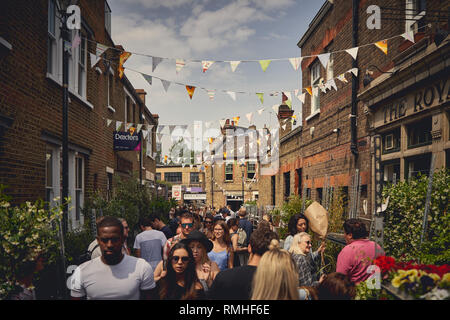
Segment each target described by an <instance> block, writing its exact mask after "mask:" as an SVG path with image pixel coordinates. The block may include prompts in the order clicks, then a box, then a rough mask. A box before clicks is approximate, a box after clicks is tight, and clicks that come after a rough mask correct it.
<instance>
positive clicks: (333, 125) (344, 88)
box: [260, 0, 448, 217]
mask: <svg viewBox="0 0 450 320" xmlns="http://www.w3.org/2000/svg"><path fill="white" fill-rule="evenodd" d="M353 3H356V6H355V10H353ZM373 4H376V5H378V6H379V7H380V8H381V12H382V13H381V14H382V17H385V18H386V17H388V16H389V15H388V14H387V13H389V12H392V8H394V9H395V10H397V11H395V10H394V12H397V13H396V14H395V15H392V17H393V18H392V19H383V18H382V20H381V28H380V29H369V28H368V27H367V25H366V22H367V19H368V18H369V16H370V14H369V13H367V8H368V7H369V6H370V5H373ZM447 6H448V5H447ZM389 8H391V11H389ZM405 9H408V10H409V11H406V12H408V13H409V14H411V13H412V14H411V15H412V16H413V18H414V19H418V20H421V18H420V17H421V14H420V13H421V12H422V10H425V11H426V10H442V11H443V12H448V8H447V9H446V8H442V5H441V1H438V0H436V1H416V0H405V1H388V0H379V1H375V2H373V1H372V2H368V1H365V0H359V1H346V0H335V1H332V2H329V1H325V3H324V5H323V6H322V8H321V9H320V11H319V12H318V13H317V14H316V16H315V18H314V19H313V21H312V22H311V24H310V25H309V28H308V30H307V31H306V32H305V34H304V35H303V37H302V38H301V39H300V41H299V43H298V46H299V47H300V48H301V50H302V56H313V55H319V54H324V53H327V52H336V51H340V52H337V53H334V54H331V56H330V60H329V61H328V64H327V66H326V68H325V67H324V66H323V65H322V64H321V62H320V61H319V59H318V57H317V56H313V57H311V58H304V59H303V61H302V66H301V67H302V86H303V87H304V88H305V87H308V86H312V87H313V88H314V87H315V86H316V87H317V88H318V86H319V85H321V84H324V83H327V81H328V80H329V79H333V78H336V77H337V76H339V75H340V74H342V73H344V72H346V71H348V70H350V69H352V68H358V70H359V73H358V76H354V75H352V74H346V76H345V77H346V79H347V81H348V83H345V82H342V81H338V80H336V81H335V83H336V89H337V90H335V89H329V90H326V89H325V90H324V91H326V93H324V92H323V91H322V89H320V90H318V89H316V92H314V90H312V91H313V92H312V95H311V96H310V95H308V94H306V99H305V103H304V104H303V106H302V115H303V116H302V126H300V127H298V128H296V129H295V130H291V127H290V123H289V121H288V122H287V127H286V130H282V131H281V134H280V170H279V172H278V174H276V175H273V176H266V177H261V181H260V190H264V192H261V194H260V204H261V205H277V206H279V205H281V204H282V203H283V202H284V201H285V199H286V197H287V196H289V195H290V194H300V195H301V194H303V192H305V191H306V193H307V197H309V198H311V199H314V200H318V201H321V200H322V199H323V197H324V186H326V185H328V186H331V187H335V188H336V187H341V188H343V191H344V192H345V193H346V194H347V199H348V201H349V202H350V201H352V200H353V199H351V194H350V193H351V192H350V190H351V186H352V181H353V177H354V175H355V173H356V172H357V170H358V171H359V174H360V176H361V198H360V201H361V202H360V204H359V207H360V208H361V210H360V211H359V212H358V214H359V215H360V216H362V217H363V216H364V215H370V214H371V213H372V212H373V211H372V210H373V206H374V201H373V199H374V187H373V183H372V181H373V176H374V160H373V155H372V152H373V144H372V136H373V135H374V134H375V133H376V132H377V130H376V129H377V128H378V129H381V130H379V132H381V131H382V132H384V130H388V131H390V130H391V131H392V130H398V128H397V129H394V128H393V127H392V126H390V127H389V128H388V127H386V126H385V127H383V125H379V124H377V123H375V124H374V123H373V118H372V115H371V112H372V111H370V112H369V109H372V110H377V108H381V109H382V108H383V107H384V106H385V105H384V103H385V102H387V101H388V98H387V97H388V96H390V95H393V96H394V97H398V96H397V95H396V93H398V92H401V89H403V87H402V86H403V81H404V80H405V78H403V77H400V76H397V74H396V75H392V74H387V73H382V72H392V70H393V68H395V69H394V70H397V69H398V68H405V66H406V65H408V64H411V63H413V62H414V61H415V59H418V60H417V61H416V65H421V68H422V71H425V69H426V65H425V64H424V63H423V60H422V59H424V56H420V57H417V56H416V57H415V58H414V57H412V55H414V54H415V52H416V51H417V50H418V49H417V48H418V47H419V46H421V44H420V43H419V42H417V41H416V43H415V44H413V43H412V42H409V41H407V40H405V39H404V38H402V37H395V36H398V35H401V34H402V33H404V32H406V30H407V29H411V30H416V31H414V32H415V33H416V38H417V40H419V39H420V37H422V35H420V32H419V33H418V32H417V30H418V29H419V30H420V27H418V26H422V25H424V23H423V22H424V21H428V22H430V20H431V19H428V20H427V17H428V16H427V14H425V16H424V18H423V20H422V21H415V22H414V21H413V22H411V21H412V20H405V18H407V16H406V14H405ZM433 15H434V14H433ZM398 16H400V17H403V18H398ZM394 18H395V19H397V20H394ZM445 27H446V28H447V27H448V25H447V26H445ZM414 28H415V29H414ZM427 32H429V31H427ZM387 38H392V39H390V40H388V53H387V54H385V53H383V52H382V51H381V50H379V49H378V48H376V47H375V46H374V45H367V46H366V44H371V43H374V42H377V41H379V40H383V39H387ZM447 45H448V43H447ZM352 47H359V51H358V55H357V59H356V60H354V59H353V58H352V56H351V55H350V54H348V53H347V52H345V51H343V50H346V49H350V48H352ZM408 48H410V49H409V53H408ZM430 50H431V49H430ZM443 54H444V56H445V54H447V57H448V51H445V50H442V51H441V52H440V53H439V52H435V53H434V56H435V60H436V61H437V60H438V59H442V57H443ZM401 57H403V58H401ZM400 61H401V62H400ZM430 61H431V60H430ZM399 64H402V65H403V67H400V66H399ZM437 69H439V71H440V72H441V74H442V72H443V73H444V74H445V72H447V74H448V64H447V65H446V66H445V62H442V61H441V64H440V65H439V66H436V71H437ZM413 70H414V69H410V71H409V72H404V73H403V74H404V75H405V77H406V74H409V75H410V77H411V76H412V75H413V74H414V71H413ZM380 71H381V72H380ZM366 72H368V73H370V74H371V77H372V78H378V77H380V79H377V81H373V82H372V84H371V86H370V87H369V88H368V89H367V88H365V86H364V82H365V81H364V78H365V74H366ZM353 81H354V83H352V82H353ZM423 81H424V82H425V83H426V80H423ZM436 81H438V79H436ZM442 81H443V80H441V83H440V84H441V87H440V88H442ZM410 82H414V81H411V79H410ZM393 85H396V86H399V87H401V88H398V89H397V91H396V92H395V93H394V92H392V91H390V89H391V88H392V86H393ZM381 88H384V89H381ZM383 90H386V91H387V93H384V94H383ZM405 90H406V89H405ZM424 90H425V91H426V90H427V89H426V88H425V89H424ZM443 90H444V89H443ZM441 91H442V90H441ZM433 94H436V93H435V92H434V93H433ZM428 95H429V97H430V96H431V91H430V92H429V93H428ZM428 99H431V98H428ZM437 100H438V99H437V96H436V98H435V102H434V105H436V108H437V109H440V110H441V112H440V113H439V114H440V116H434V117H433V120H434V119H435V117H438V118H439V119H440V120H441V122H442V123H444V122H445V121H447V122H448V120H445V121H444V118H445V117H448V112H447V113H445V112H443V111H442V110H443V109H444V107H445V105H446V103H445V102H444V103H442V101H440V104H438V103H437ZM369 107H370V108H369ZM383 110H384V109H383ZM373 112H375V111H373ZM382 112H384V111H382ZM423 114H425V112H424V113H423ZM291 116H292V110H289V108H287V106H286V107H283V106H280V110H279V112H278V118H279V120H280V121H282V120H284V119H287V118H289V117H291ZM378 118H380V117H379V116H378ZM352 119H354V120H352ZM447 119H448V118H447ZM415 120H419V118H416V119H415ZM352 121H355V122H354V123H352ZM411 121H412V120H411ZM429 122H430V123H431V119H430V120H429ZM430 123H428V124H427V125H428V127H429V126H430ZM405 125H406V124H405ZM394 126H398V123H396V124H395V125H394ZM438 126H441V125H438ZM428 127H427V128H428ZM443 127H444V125H442V128H443ZM440 128H441V127H439V128H438V127H436V129H435V125H433V130H432V132H435V133H436V134H435V136H437V135H438V134H437V132H441V131H442V130H441V129H440ZM374 129H375V130H374ZM428 129H430V128H428ZM428 129H427V130H428ZM401 130H405V129H401ZM439 130H441V131H439ZM442 132H443V133H440V134H441V135H444V134H445V130H444V131H442ZM445 138H446V139H447V140H448V137H445ZM418 139H419V138H418ZM419 140H420V139H419ZM438 144H439V146H440V147H439V148H440V149H439V151H437V152H439V155H440V157H441V158H440V160H439V161H440V162H439V163H440V164H441V165H442V163H443V160H442V159H443V158H442V157H443V155H444V153H445V152H447V151H444V149H445V147H444V145H445V146H446V147H447V148H448V146H447V144H446V143H445V142H444V141H441V140H440V142H439V143H438ZM402 146H404V148H407V146H406V144H402ZM433 146H434V144H433ZM436 146H437V144H436ZM428 148H432V146H428ZM436 148H437V147H436ZM417 150H418V151H417V153H423V152H425V150H420V151H419V149H417ZM427 152H429V151H427ZM395 155H396V156H398V157H399V158H402V157H406V156H407V155H405V154H402V155H399V154H395ZM447 155H448V152H447ZM388 158H389V157H388V156H385V160H386V161H388V160H390V158H389V159H388ZM447 161H448V160H447ZM425 166H426V165H425ZM388 171H389V170H388ZM403 171H404V170H403Z"/></svg>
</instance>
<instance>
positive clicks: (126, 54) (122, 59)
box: [119, 51, 131, 79]
mask: <svg viewBox="0 0 450 320" xmlns="http://www.w3.org/2000/svg"><path fill="white" fill-rule="evenodd" d="M130 56H131V53H130V52H126V51H124V52H122V54H121V55H120V57H119V78H120V79H122V77H123V71H124V70H123V64H124V63H125V61H127V59H128V58H129V57H130Z"/></svg>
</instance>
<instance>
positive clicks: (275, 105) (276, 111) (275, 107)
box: [272, 104, 279, 113]
mask: <svg viewBox="0 0 450 320" xmlns="http://www.w3.org/2000/svg"><path fill="white" fill-rule="evenodd" d="M278 107H279V105H277V104H274V105H273V106H272V109H273V111H274V112H275V113H278Z"/></svg>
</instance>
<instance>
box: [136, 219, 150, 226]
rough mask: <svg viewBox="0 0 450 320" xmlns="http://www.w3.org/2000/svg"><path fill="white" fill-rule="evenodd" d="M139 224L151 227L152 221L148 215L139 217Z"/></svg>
mask: <svg viewBox="0 0 450 320" xmlns="http://www.w3.org/2000/svg"><path fill="white" fill-rule="evenodd" d="M139 226H140V227H151V226H152V221H151V220H150V218H149V217H140V218H139Z"/></svg>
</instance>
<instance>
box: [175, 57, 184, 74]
mask: <svg viewBox="0 0 450 320" xmlns="http://www.w3.org/2000/svg"><path fill="white" fill-rule="evenodd" d="M185 65H186V62H185V61H184V60H183V59H176V60H175V68H176V70H177V73H178V72H180V70H181V69H182V68H183V67H184V66H185Z"/></svg>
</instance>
